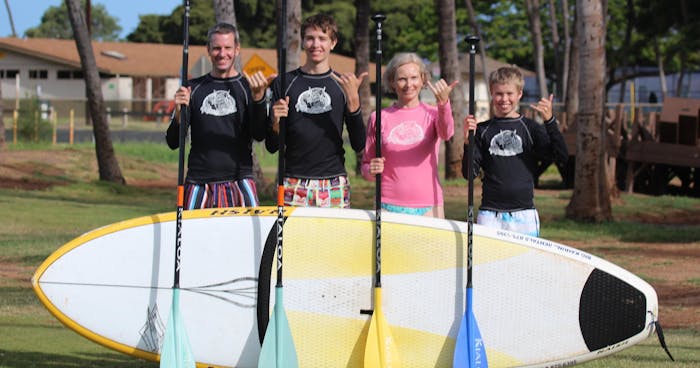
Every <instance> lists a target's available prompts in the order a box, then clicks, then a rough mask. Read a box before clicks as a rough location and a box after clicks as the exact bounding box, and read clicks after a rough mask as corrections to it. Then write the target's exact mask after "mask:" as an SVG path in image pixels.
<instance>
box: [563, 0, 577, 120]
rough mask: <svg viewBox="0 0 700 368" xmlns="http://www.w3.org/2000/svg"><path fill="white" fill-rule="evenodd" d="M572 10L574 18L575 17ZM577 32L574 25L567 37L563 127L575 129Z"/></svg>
mask: <svg viewBox="0 0 700 368" xmlns="http://www.w3.org/2000/svg"><path fill="white" fill-rule="evenodd" d="M577 17H578V15H576V13H575V11H574V18H577ZM578 34H579V31H578V30H577V28H576V25H574V29H573V34H572V35H571V39H569V64H568V65H569V67H568V68H569V72H568V77H567V79H566V85H567V87H566V99H565V100H564V101H565V105H566V121H567V123H566V126H565V127H564V128H565V129H567V130H568V129H576V114H577V113H578V106H579V99H578V96H579V81H580V79H581V78H580V74H581V71H580V61H581V60H580V56H579V44H578Z"/></svg>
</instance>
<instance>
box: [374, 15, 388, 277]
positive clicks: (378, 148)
mask: <svg viewBox="0 0 700 368" xmlns="http://www.w3.org/2000/svg"><path fill="white" fill-rule="evenodd" d="M385 19H386V16H385V15H383V14H375V15H373V16H372V20H373V21H375V22H376V23H377V51H376V53H375V55H376V60H375V65H376V67H377V69H376V80H377V82H376V85H377V89H376V91H375V99H376V100H375V115H376V120H375V131H374V140H375V144H374V146H375V153H376V154H375V157H377V158H379V157H382V22H383V21H384V20H385ZM374 180H375V196H374V207H375V209H374V211H375V226H376V231H375V239H374V245H375V252H376V254H375V261H376V267H375V276H374V286H375V287H381V286H382V257H381V254H382V174H381V173H378V174H376V175H375V176H374Z"/></svg>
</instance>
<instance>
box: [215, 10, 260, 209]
mask: <svg viewBox="0 0 700 368" xmlns="http://www.w3.org/2000/svg"><path fill="white" fill-rule="evenodd" d="M213 1H214V17H215V18H216V23H229V24H233V25H234V26H236V25H237V24H238V22H237V21H236V7H235V5H234V3H233V0H213ZM239 37H240V36H239ZM238 42H239V43H241V42H242V40H240V39H239V40H238ZM235 68H236V70H238V71H239V72H240V71H241V70H242V67H241V58H240V56H239V57H238V58H236V61H235ZM253 178H254V180H255V187H256V189H257V190H258V192H261V193H265V194H266V195H267V194H268V193H267V192H266V191H265V188H266V187H267V181H266V180H265V174H264V173H263V171H262V167H260V160H258V156H257V155H256V154H255V150H253Z"/></svg>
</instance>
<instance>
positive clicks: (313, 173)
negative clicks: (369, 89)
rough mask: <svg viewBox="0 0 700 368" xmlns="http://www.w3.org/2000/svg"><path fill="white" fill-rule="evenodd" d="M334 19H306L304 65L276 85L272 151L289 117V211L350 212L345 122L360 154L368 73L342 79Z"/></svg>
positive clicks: (286, 192)
mask: <svg viewBox="0 0 700 368" xmlns="http://www.w3.org/2000/svg"><path fill="white" fill-rule="evenodd" d="M337 34H338V29H337V25H336V24H335V20H334V19H333V18H332V17H331V16H329V15H325V14H318V15H314V16H311V17H309V18H307V19H306V20H305V21H304V23H303V24H302V25H301V38H302V45H303V48H304V52H305V53H306V62H305V64H304V65H303V66H301V67H300V68H298V69H296V70H293V71H290V72H288V73H287V75H286V81H285V82H286V86H284V88H282V86H281V85H280V83H281V82H280V78H277V79H275V80H274V81H273V82H272V91H273V101H274V103H273V105H272V109H271V110H272V111H271V113H270V114H269V116H270V119H271V122H270V126H271V127H272V128H271V131H270V132H269V135H268V137H267V138H266V140H265V145H266V147H267V149H268V151H270V152H272V153H274V152H277V150H278V149H279V141H278V133H279V121H280V118H281V117H285V120H284V122H283V124H286V137H285V145H286V155H285V156H286V157H285V173H284V202H285V204H286V205H291V206H316V207H340V208H344V207H349V206H350V185H349V183H348V179H347V172H346V170H345V150H344V149H343V122H344V123H345V125H346V126H347V130H348V136H349V139H350V146H351V147H352V149H353V150H355V151H361V150H362V149H363V148H364V145H365V127H364V123H363V121H362V113H361V111H360V96H359V93H358V88H359V86H360V84H361V83H362V80H363V79H364V78H365V77H366V76H367V73H366V72H365V73H362V74H361V75H359V76H357V77H356V76H355V75H354V74H352V73H345V74H339V73H337V72H335V71H333V70H332V69H331V67H330V64H329V61H328V58H329V57H330V53H331V50H333V48H334V47H335V45H336V43H337V41H338V40H337Z"/></svg>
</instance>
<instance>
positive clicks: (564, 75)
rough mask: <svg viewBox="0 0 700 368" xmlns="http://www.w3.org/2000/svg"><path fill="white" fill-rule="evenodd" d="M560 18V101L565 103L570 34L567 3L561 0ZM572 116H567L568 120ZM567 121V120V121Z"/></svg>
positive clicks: (567, 87) (567, 84)
mask: <svg viewBox="0 0 700 368" xmlns="http://www.w3.org/2000/svg"><path fill="white" fill-rule="evenodd" d="M561 17H562V19H563V29H564V61H563V62H562V71H561V76H560V78H561V100H562V101H567V99H568V96H569V68H570V66H571V61H570V60H571V59H570V58H571V39H572V37H571V34H570V32H569V2H568V1H567V0H561ZM571 118H573V115H569V119H571ZM567 120H568V119H567Z"/></svg>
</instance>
